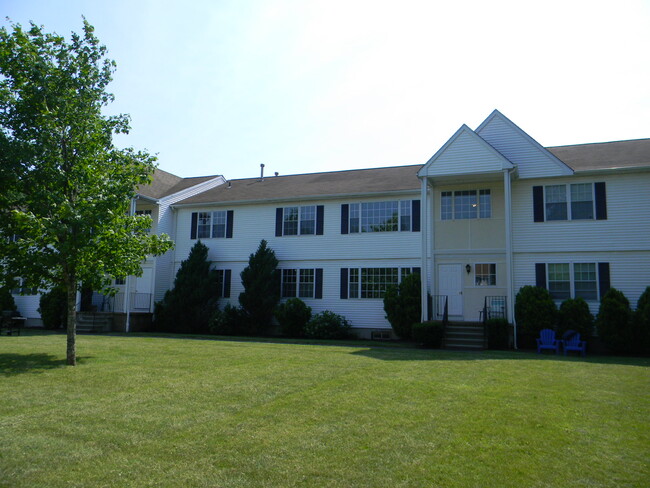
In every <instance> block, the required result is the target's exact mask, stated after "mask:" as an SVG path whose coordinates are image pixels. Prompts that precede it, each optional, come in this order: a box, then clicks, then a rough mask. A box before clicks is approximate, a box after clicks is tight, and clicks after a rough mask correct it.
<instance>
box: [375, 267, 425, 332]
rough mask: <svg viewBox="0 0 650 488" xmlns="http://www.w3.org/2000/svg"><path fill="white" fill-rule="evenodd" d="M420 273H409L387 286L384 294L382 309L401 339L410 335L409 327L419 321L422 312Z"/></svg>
mask: <svg viewBox="0 0 650 488" xmlns="http://www.w3.org/2000/svg"><path fill="white" fill-rule="evenodd" d="M421 286H422V285H421V281H420V275H419V274H417V273H411V274H409V275H407V276H406V277H404V279H402V282H401V283H400V284H398V285H395V286H389V287H388V289H387V290H386V293H385V294H384V311H385V312H386V319H388V322H390V325H391V327H392V328H393V331H395V334H397V336H398V337H400V338H402V339H409V338H410V337H411V327H412V325H413V324H414V323H416V322H419V321H420V319H421V314H422V295H421V292H420V290H421Z"/></svg>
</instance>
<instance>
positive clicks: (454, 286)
mask: <svg viewBox="0 0 650 488" xmlns="http://www.w3.org/2000/svg"><path fill="white" fill-rule="evenodd" d="M462 279H463V275H462V265H461V264H440V265H439V266H438V294H439V295H447V296H448V297H449V301H448V302H447V303H448V311H449V315H463V284H462Z"/></svg>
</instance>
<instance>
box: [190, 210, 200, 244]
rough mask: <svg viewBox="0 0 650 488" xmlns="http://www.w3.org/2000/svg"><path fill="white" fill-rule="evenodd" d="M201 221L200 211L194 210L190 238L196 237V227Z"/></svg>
mask: <svg viewBox="0 0 650 488" xmlns="http://www.w3.org/2000/svg"><path fill="white" fill-rule="evenodd" d="M198 223H199V214H198V212H192V227H191V228H190V239H196V227H197V225H198Z"/></svg>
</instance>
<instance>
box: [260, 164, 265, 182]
mask: <svg viewBox="0 0 650 488" xmlns="http://www.w3.org/2000/svg"><path fill="white" fill-rule="evenodd" d="M260 180H262V181H264V163H262V164H260Z"/></svg>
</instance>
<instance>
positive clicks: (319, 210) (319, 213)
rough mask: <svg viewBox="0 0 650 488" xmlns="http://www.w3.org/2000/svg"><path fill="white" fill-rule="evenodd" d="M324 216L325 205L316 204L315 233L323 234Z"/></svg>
mask: <svg viewBox="0 0 650 488" xmlns="http://www.w3.org/2000/svg"><path fill="white" fill-rule="evenodd" d="M324 217H325V207H324V206H323V205H317V206H316V235H317V236H322V235H323V218H324Z"/></svg>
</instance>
